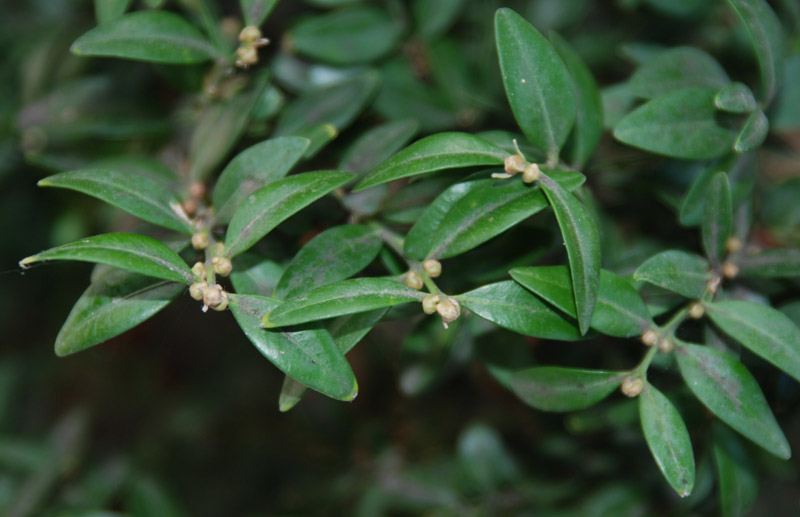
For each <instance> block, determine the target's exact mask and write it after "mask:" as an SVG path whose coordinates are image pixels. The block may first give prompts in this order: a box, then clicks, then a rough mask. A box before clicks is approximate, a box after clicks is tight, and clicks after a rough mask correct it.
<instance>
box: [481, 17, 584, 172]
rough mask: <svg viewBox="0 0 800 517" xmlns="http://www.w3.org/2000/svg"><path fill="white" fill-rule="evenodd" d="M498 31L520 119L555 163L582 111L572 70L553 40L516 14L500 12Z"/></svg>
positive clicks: (508, 92)
mask: <svg viewBox="0 0 800 517" xmlns="http://www.w3.org/2000/svg"><path fill="white" fill-rule="evenodd" d="M494 27H495V40H496V43H497V55H498V57H499V58H500V70H501V71H502V74H503V85H504V86H505V89H506V96H507V97H508V102H509V104H510V105H511V111H513V112H514V118H515V119H516V120H517V124H519V127H520V129H522V132H523V133H524V134H525V137H527V139H528V140H530V141H531V143H532V144H533V145H535V146H536V147H538V148H540V149H544V150H546V151H547V157H548V161H550V162H555V160H556V159H557V158H558V153H559V151H560V150H561V146H563V145H564V142H565V141H566V139H567V135H569V132H570V129H572V125H573V124H574V122H575V113H576V109H577V108H576V105H575V90H574V88H573V87H572V79H571V78H570V75H569V72H568V71H567V67H566V66H564V62H563V61H561V58H560V57H559V56H558V54H557V53H556V51H555V50H554V49H553V47H552V46H551V45H550V43H549V42H548V41H547V39H545V37H544V36H542V35H541V33H539V31H537V30H536V29H535V28H534V27H533V26H532V25H531V24H530V23H528V22H527V21H525V19H524V18H522V17H521V16H520V15H518V14H517V13H515V12H514V11H512V10H511V9H505V8H504V9H498V11H497V13H496V14H495V18H494Z"/></svg>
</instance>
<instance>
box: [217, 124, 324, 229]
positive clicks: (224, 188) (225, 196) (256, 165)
mask: <svg viewBox="0 0 800 517" xmlns="http://www.w3.org/2000/svg"><path fill="white" fill-rule="evenodd" d="M309 144H310V142H309V141H308V140H307V139H305V138H300V137H296V136H285V137H278V138H273V139H270V140H265V141H263V142H261V143H259V144H256V145H254V146H252V147H249V148H247V149H245V150H244V151H242V152H241V153H239V154H238V155H236V157H235V158H234V159H233V160H231V162H230V163H229V164H228V166H227V167H225V169H224V170H223V171H222V174H220V177H219V179H218V180H217V184H216V185H215V187H214V193H213V195H212V200H213V204H214V207H215V208H216V210H217V215H216V219H217V221H219V222H221V223H225V222H228V221H230V218H231V217H232V216H233V212H234V211H235V210H236V208H238V207H239V206H241V204H242V202H243V201H244V200H245V198H246V197H247V196H249V195H250V194H251V193H253V192H255V191H256V190H258V189H260V188H261V187H263V186H265V185H267V184H268V183H271V182H273V181H275V180H278V179H280V178H283V177H284V176H286V174H287V173H288V172H289V171H290V170H291V169H292V167H294V165H295V164H296V163H297V162H298V161H299V160H300V158H302V156H303V154H304V153H305V152H306V149H308V146H309Z"/></svg>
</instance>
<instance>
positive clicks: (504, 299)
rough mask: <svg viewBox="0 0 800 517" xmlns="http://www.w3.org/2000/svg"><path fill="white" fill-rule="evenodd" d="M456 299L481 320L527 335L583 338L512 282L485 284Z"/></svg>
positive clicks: (539, 301) (566, 338) (565, 321)
mask: <svg viewBox="0 0 800 517" xmlns="http://www.w3.org/2000/svg"><path fill="white" fill-rule="evenodd" d="M455 298H456V300H458V301H459V303H460V304H461V305H462V306H463V307H465V308H467V309H469V310H471V311H472V312H474V313H475V314H477V315H478V316H480V317H481V318H483V319H486V320H489V321H491V322H492V323H495V324H497V325H500V326H501V327H503V328H507V329H509V330H513V331H514V332H518V333H520V334H524V335H526V336H533V337H540V338H544V339H558V340H562V341H576V340H578V339H580V333H579V332H578V329H576V328H575V327H574V326H573V325H572V324H571V323H570V322H568V321H567V320H566V319H564V318H563V317H562V316H561V315H559V314H558V313H557V312H555V311H554V310H552V309H551V308H550V307H548V306H547V305H546V304H545V303H543V302H542V301H541V300H539V299H538V298H537V297H535V296H533V295H532V294H531V293H529V292H528V291H526V290H525V289H523V288H522V287H520V286H519V285H518V284H517V283H516V282H513V281H511V280H507V281H505V282H497V283H495V284H489V285H484V286H483V287H479V288H477V289H474V290H472V291H469V292H467V293H464V294H460V295H458V296H456V297H455Z"/></svg>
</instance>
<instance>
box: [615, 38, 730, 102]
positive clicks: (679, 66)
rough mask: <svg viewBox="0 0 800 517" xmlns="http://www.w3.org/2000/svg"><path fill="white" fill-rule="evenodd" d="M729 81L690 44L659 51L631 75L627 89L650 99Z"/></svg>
mask: <svg viewBox="0 0 800 517" xmlns="http://www.w3.org/2000/svg"><path fill="white" fill-rule="evenodd" d="M729 82H730V79H728V74H726V73H725V70H724V69H723V68H722V66H720V64H719V63H718V62H717V60H716V59H714V58H713V57H711V56H710V55H708V53H706V52H705V51H703V50H700V49H698V48H694V47H675V48H671V49H669V50H665V51H664V52H661V53H660V54H658V55H657V56H656V57H654V58H653V59H650V60H649V61H647V62H646V63H645V64H644V65H643V66H640V67H639V68H638V69H637V70H636V72H634V74H633V75H632V76H631V78H630V81H629V86H630V89H631V92H633V94H634V95H637V96H639V97H644V98H645V99H652V98H655V97H659V96H661V95H664V94H665V93H669V92H672V91H675V90H683V89H685V88H691V87H696V86H706V87H709V88H714V89H715V90H717V89H719V88H722V87H723V86H725V85H727V84H728V83H729Z"/></svg>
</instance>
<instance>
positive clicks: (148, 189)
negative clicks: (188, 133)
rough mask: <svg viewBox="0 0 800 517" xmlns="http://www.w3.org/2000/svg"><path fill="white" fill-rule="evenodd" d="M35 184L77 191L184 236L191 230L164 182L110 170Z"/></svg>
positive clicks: (67, 175)
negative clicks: (181, 233) (179, 212)
mask: <svg viewBox="0 0 800 517" xmlns="http://www.w3.org/2000/svg"><path fill="white" fill-rule="evenodd" d="M38 185H39V186H40V187H60V188H67V189H70V190H77V191H78V192H83V193H84V194H88V195H90V196H93V197H96V198H98V199H102V200H103V201H105V202H106V203H109V204H111V205H114V206H116V207H118V208H121V209H122V210H125V211H126V212H128V213H130V214H133V215H135V216H136V217H139V218H140V219H143V220H145V221H147V222H150V223H153V224H157V225H159V226H164V227H166V228H170V229H172V230H175V231H179V232H183V233H189V234H191V233H192V231H193V229H192V225H191V223H190V221H189V220H188V218H186V216H185V215H184V216H183V217H181V216H179V215H178V212H177V211H176V210H175V209H173V208H172V207H173V206H175V207H180V201H179V200H178V198H177V197H175V195H174V194H173V193H172V192H170V191H169V190H168V189H166V188H164V184H163V183H161V182H158V181H154V180H151V179H149V178H146V177H144V176H141V175H138V174H131V173H125V172H118V171H112V170H80V171H70V172H62V173H61V174H56V175H54V176H49V177H47V178H44V179H43V180H40V181H39V183H38ZM181 213H183V212H182V210H181Z"/></svg>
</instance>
